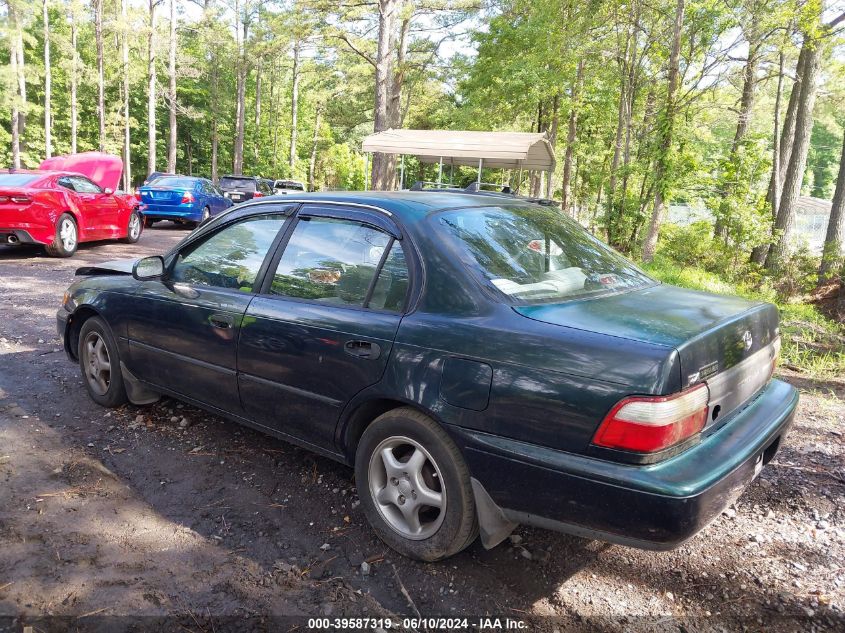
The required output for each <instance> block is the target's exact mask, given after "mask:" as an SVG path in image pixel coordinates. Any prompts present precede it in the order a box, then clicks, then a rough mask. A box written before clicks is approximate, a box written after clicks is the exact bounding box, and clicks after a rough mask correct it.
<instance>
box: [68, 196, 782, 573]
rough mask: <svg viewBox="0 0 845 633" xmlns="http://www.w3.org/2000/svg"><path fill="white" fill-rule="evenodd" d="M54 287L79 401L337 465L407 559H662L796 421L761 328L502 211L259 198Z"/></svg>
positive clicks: (444, 203)
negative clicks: (532, 543) (145, 408)
mask: <svg viewBox="0 0 845 633" xmlns="http://www.w3.org/2000/svg"><path fill="white" fill-rule="evenodd" d="M77 274H79V275H81V276H83V277H84V278H83V279H81V280H79V281H77V282H76V283H75V284H73V285H72V286H71V287H70V289H69V290H68V292H67V294H66V296H65V299H64V305H63V306H62V307H61V308H60V310H59V312H58V330H59V333H60V334H61V336H62V337H63V339H64V342H65V349H66V350H67V352H68V354H69V355H70V358H71V359H73V360H75V361H77V360H78V361H79V363H80V366H81V369H82V375H83V377H84V384H85V385H86V388H87V390H88V392H89V394H90V396H91V397H92V398H93V399H94V400H95V401H96V402H98V403H100V404H102V405H104V406H117V405H120V404H122V403H124V402H125V401H126V400H127V399H129V400H130V401H132V402H134V403H137V404H142V403H147V402H151V401H154V400H155V399H156V398H157V397H158V395H159V394H167V395H170V396H173V397H175V398H179V399H181V400H184V401H186V402H189V403H192V404H195V405H197V406H200V407H203V408H205V409H207V410H209V411H211V412H214V413H218V414H221V415H224V416H228V417H229V418H231V419H233V420H235V421H237V422H240V423H243V424H246V425H248V426H251V427H254V428H257V429H260V430H262V431H265V432H267V433H270V434H272V435H275V436H277V437H280V438H283V439H285V440H288V441H291V442H294V443H296V444H300V445H302V446H305V447H307V448H309V449H311V450H313V451H316V452H318V453H321V454H323V455H326V456H328V457H331V458H333V459H336V460H338V461H340V462H343V463H345V464H349V465H352V466H354V468H355V481H356V483H357V486H358V491H359V494H360V497H361V501H362V505H363V509H364V511H365V513H366V515H367V517H368V519H369V521H370V522H371V524H372V526H373V528H374V529H375V531H376V532H377V533H378V535H379V537H380V538H381V539H383V540H384V541H385V542H386V543H387V544H388V545H390V546H391V547H393V548H395V549H396V550H398V551H399V552H402V553H403V554H406V555H408V556H412V557H416V558H419V559H424V560H436V559H440V558H443V557H446V556H450V555H452V554H454V553H456V552H458V551H460V550H461V549H463V548H464V547H466V546H467V545H468V544H469V543H471V542H472V541H473V540H474V539H475V538H476V536H477V535H478V533H479V531H480V535H481V539H482V542H483V544H484V545H485V546H486V547H492V546H494V545H495V544H496V543H498V542H500V541H501V540H502V539H504V538H505V537H506V536H507V535H508V534H509V533H510V531H511V530H512V529H513V528H514V527H515V525H516V524H517V523H526V524H532V525H538V526H542V527H546V528H550V529H554V530H560V531H564V532H569V533H572V534H577V535H579V536H584V537H589V538H598V539H602V540H607V541H612V542H617V543H623V544H627V545H632V546H637V547H643V548H653V549H668V548H672V547H674V546H676V545H678V544H679V543H681V542H683V541H685V540H686V539H688V538H690V537H691V536H693V535H694V534H695V533H697V532H698V531H699V530H701V529H702V528H703V527H704V526H705V525H706V524H707V523H708V522H709V521H710V520H711V519H713V518H714V517H715V516H717V515H718V514H719V513H720V512H721V511H722V509H723V508H724V507H725V506H726V505H728V504H730V503H731V502H732V501H733V500H734V499H735V498H736V496H738V495H739V494H740V492H741V491H742V490H743V488H744V487H745V486H746V485H747V484H748V483H749V482H750V481H751V480H752V479H753V478H754V477H755V476H756V475H757V474H758V473H759V471H760V469H761V468H762V466H763V465H764V464H766V463H767V462H769V461H770V460H771V459H772V457H773V456H774V454H775V452H776V451H777V450H778V447H779V446H780V445H781V443H782V441H783V438H784V435H785V434H786V432H787V429H788V427H789V425H790V423H791V420H792V417H793V414H794V411H795V407H796V404H797V401H798V396H797V392H796V390H795V389H794V388H793V387H791V386H790V385H788V384H786V383H783V382H781V381H779V380H774V379H772V373H773V369H774V366H775V362H776V359H777V356H778V347H779V343H780V338H779V330H778V313H777V311H776V309H775V307H774V306H772V305H770V304H766V303H755V302H750V301H746V300H743V299H739V298H735V297H727V296H720V295H712V294H706V293H701V292H693V291H689V290H682V289H680V288H676V287H673V286H667V285H664V284H660V283H658V282H656V281H654V280H652V279H650V278H649V277H648V276H647V275H646V274H645V273H643V272H642V271H640V270H639V269H637V267H636V266H634V265H633V264H632V263H631V262H629V261H628V260H626V259H624V258H623V257H622V256H620V255H618V254H617V253H615V252H614V251H612V250H611V249H609V248H608V247H607V246H605V245H604V244H602V243H601V242H600V241H598V240H597V239H595V238H594V237H592V236H591V235H589V234H588V233H587V232H586V231H584V230H583V229H582V228H581V227H580V226H579V225H578V224H576V223H575V222H574V221H572V220H570V219H569V218H567V217H565V216H564V215H563V214H561V213H560V210H559V209H554V208H550V207H542V206H539V205H534V204H530V203H527V202H524V201H520V200H518V199H515V198H513V197H510V196H505V195H497V196H493V195H484V196H481V195H469V194H460V193H454V192H446V193H433V192H396V193H372V194H361V193H359V194H342V193H337V194H327V193H326V194H302V195H299V196H296V197H294V196H291V195H286V196H284V197H282V196H279V197H276V198H271V199H267V200H263V201H256V202H253V203H250V204H246V205H240V206H237V207H234V208H233V209H232V210H230V211H228V212H226V213H224V214H222V215H220V216H218V217H216V218H214V219H213V220H211V221H210V222H209V223H208V224H206V225H205V226H203V227H201V228H200V229H199V230H197V231H194V232H193V233H192V234H191V235H190V236H188V237H187V238H186V239H185V240H183V241H182V243H181V244H179V245H178V246H177V247H176V248H175V249H174V250H173V251H171V252H170V253H168V254H167V255H165V256H163V257H158V256H155V257H147V258H144V259H142V260H139V261H137V262H133V261H124V262H113V263H109V264H101V265H99V266H92V267H87V268H82V269H80V270H79V271H77Z"/></svg>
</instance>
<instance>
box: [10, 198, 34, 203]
mask: <svg viewBox="0 0 845 633" xmlns="http://www.w3.org/2000/svg"><path fill="white" fill-rule="evenodd" d="M9 200H11V201H12V202H14V203H15V204H29V203H30V202H32V200H30V199H29V198H28V197H27V196H9Z"/></svg>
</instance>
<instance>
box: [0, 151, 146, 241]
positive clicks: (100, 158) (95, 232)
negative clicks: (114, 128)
mask: <svg viewBox="0 0 845 633" xmlns="http://www.w3.org/2000/svg"><path fill="white" fill-rule="evenodd" d="M41 167H42V169H38V170H11V169H10V170H8V171H2V172H0V244H43V245H44V248H45V250H46V251H47V254H48V255H51V256H53V257H70V256H71V255H73V254H74V253H75V252H76V249H77V246H78V245H79V243H80V242H91V241H95V240H114V239H120V240H123V241H125V242H128V243H130V244H131V243H134V242H137V241H138V238H140V236H141V231H142V230H143V218H142V217H141V214H140V213H139V212H138V209H137V207H138V201H137V200H136V199H135V197H134V196H131V195H128V194H123V193H115V187H116V186H117V183H118V182H119V181H120V175H121V173H122V171H123V163H122V161H121V160H120V159H119V158H117V157H116V156H110V155H108V154H100V153H97V152H88V153H87V154H77V155H74V156H60V157H56V158H53V159H49V160H47V161H44V162H43V163H41Z"/></svg>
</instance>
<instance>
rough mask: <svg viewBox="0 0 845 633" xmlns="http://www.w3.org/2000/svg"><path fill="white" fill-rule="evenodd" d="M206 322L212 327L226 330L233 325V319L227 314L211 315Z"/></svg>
mask: <svg viewBox="0 0 845 633" xmlns="http://www.w3.org/2000/svg"><path fill="white" fill-rule="evenodd" d="M208 322H209V323H211V326H212V327H217V328H220V329H221V330H228V329H229V328H231V327H232V326H233V325H234V324H235V318H234V317H232V316H230V315H228V314H212V315H211V317H209V319H208Z"/></svg>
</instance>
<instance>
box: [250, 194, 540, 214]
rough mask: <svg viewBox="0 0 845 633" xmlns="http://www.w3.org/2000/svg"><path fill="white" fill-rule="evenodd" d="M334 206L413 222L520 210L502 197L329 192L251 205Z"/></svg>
mask: <svg viewBox="0 0 845 633" xmlns="http://www.w3.org/2000/svg"><path fill="white" fill-rule="evenodd" d="M299 200H301V201H304V202H329V203H330V202H335V203H347V204H350V203H351V204H363V205H368V206H373V207H378V208H380V209H383V210H385V211H388V212H390V213H395V214H396V215H397V216H400V217H403V218H407V219H413V218H422V217H425V216H427V215H430V214H431V213H436V212H438V211H445V210H448V209H462V208H471V207H491V206H497V205H502V204H507V205H508V206H524V205H527V204H529V203H527V202H526V201H524V200H520V199H518V198H513V197H510V196H506V195H503V196H501V198H499V197H498V196H491V195H478V194H470V193H460V192H454V191H332V192H318V193H300V194H294V195H291V194H287V195H278V196H266V197H263V198H260V201H254V202H253V204H255V205H261V204H266V203H269V202H274V201H278V202H286V203H290V202H294V201H299Z"/></svg>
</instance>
